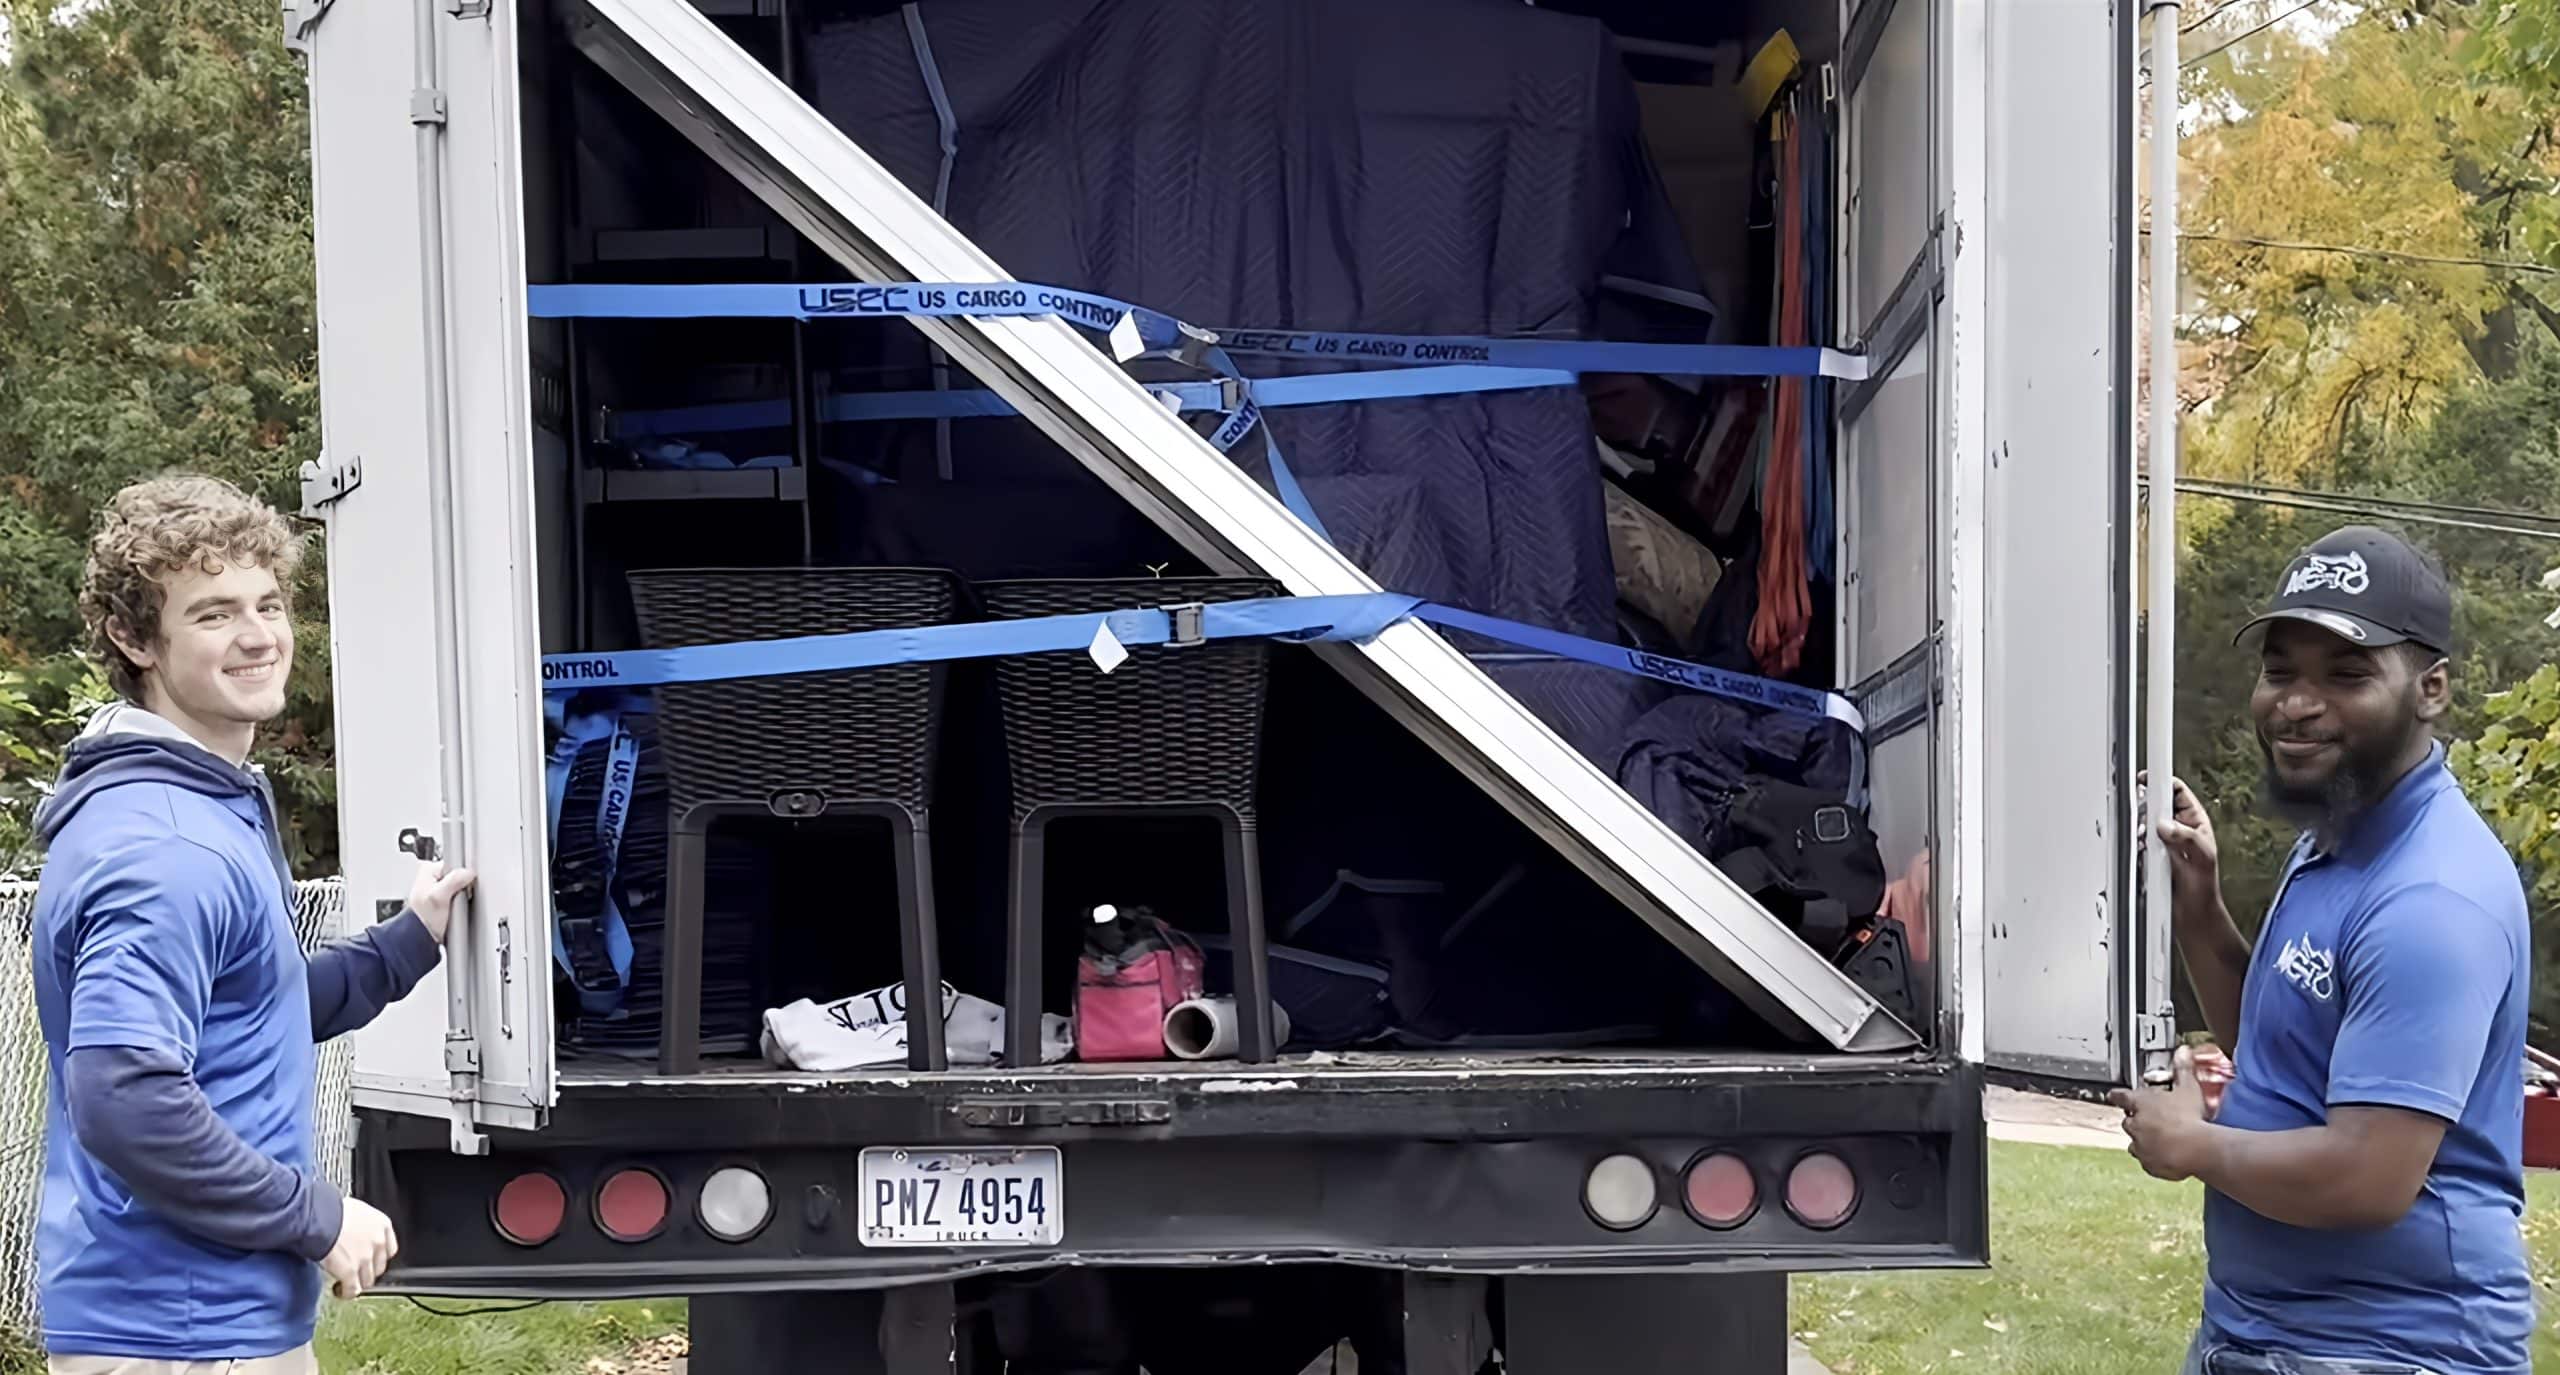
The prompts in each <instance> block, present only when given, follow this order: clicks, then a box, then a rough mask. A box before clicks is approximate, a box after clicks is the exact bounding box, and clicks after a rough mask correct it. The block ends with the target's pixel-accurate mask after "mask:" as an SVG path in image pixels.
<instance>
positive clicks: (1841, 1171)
mask: <svg viewBox="0 0 2560 1375" xmlns="http://www.w3.org/2000/svg"><path fill="white" fill-rule="evenodd" d="M1787 1211H1788V1212H1790V1213H1793V1214H1794V1215H1795V1219H1796V1221H1798V1222H1801V1223H1803V1224H1804V1225H1805V1226H1807V1227H1811V1228H1815V1229H1816V1230H1819V1231H1829V1230H1830V1229H1832V1228H1834V1227H1837V1226H1839V1225H1840V1224H1841V1223H1844V1222H1847V1221H1848V1220H1849V1215H1850V1214H1851V1213H1854V1212H1856V1211H1858V1176H1857V1173H1856V1172H1855V1171H1853V1170H1851V1169H1850V1168H1849V1162H1847V1161H1845V1160H1842V1159H1841V1158H1840V1157H1838V1156H1836V1155H1833V1154H1832V1153H1830V1152H1829V1151H1809V1152H1807V1153H1806V1154H1804V1155H1803V1156H1801V1157H1799V1158H1798V1159H1797V1161H1796V1163H1795V1168H1793V1169H1791V1170H1789V1171H1787Z"/></svg>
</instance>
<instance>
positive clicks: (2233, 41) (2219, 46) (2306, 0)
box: [2142, 0, 2321, 82]
mask: <svg viewBox="0 0 2560 1375" xmlns="http://www.w3.org/2000/svg"><path fill="white" fill-rule="evenodd" d="M2319 3H2321V0H2301V3H2300V4H2297V5H2295V6H2294V7H2293V8H2292V9H2289V10H2286V11H2285V12H2284V13H2282V14H2279V15H2277V16H2275V17H2274V18H2272V19H2269V20H2267V21H2266V22H2264V23H2262V24H2260V25H2258V26H2257V27H2255V28H2250V29H2243V30H2241V31H2240V32H2238V33H2236V34H2233V35H2232V36H2231V37H2229V38H2226V39H2224V40H2222V41H2221V42H2219V43H2216V44H2214V45H2213V46H2212V47H2210V48H2207V49H2205V50H2204V51H2203V52H2200V53H2196V54H2194V55H2192V56H2188V55H2183V54H2182V55H2180V57H2179V58H2178V61H2179V63H2180V65H2182V66H2183V65H2191V64H2193V63H2197V62H2202V61H2204V60H2205V59H2206V58H2208V57H2215V56H2219V55H2220V54H2222V53H2225V52H2229V51H2230V50H2231V49H2232V48H2233V47H2234V46H2235V45H2237V44H2241V43H2246V42H2248V41H2249V40H2250V39H2252V38H2255V37H2257V36H2258V35H2259V34H2262V33H2265V32H2266V31H2267V30H2269V29H2272V28H2274V27H2275V26H2276V25H2278V24H2281V23H2283V22H2284V21H2286V20H2288V19H2291V18H2292V17H2294V16H2295V15H2297V14H2300V13H2302V12H2303V11H2304V10H2307V9H2309V8H2311V7H2312V6H2313V5H2317V4H2319ZM2224 8H2225V9H2227V8H2229V6H2224ZM2221 12H2222V11H2221V10H2216V11H2214V13H2215V14H2220V13H2221ZM2208 17H2210V16H2208ZM2142 80H2143V81H2145V82H2148V81H2149V80H2151V74H2150V73H2149V72H2145V73H2143V74H2142Z"/></svg>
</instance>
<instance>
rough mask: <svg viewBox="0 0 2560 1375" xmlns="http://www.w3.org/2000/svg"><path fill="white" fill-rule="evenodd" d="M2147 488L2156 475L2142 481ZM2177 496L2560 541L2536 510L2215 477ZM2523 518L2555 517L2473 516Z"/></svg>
mask: <svg viewBox="0 0 2560 1375" xmlns="http://www.w3.org/2000/svg"><path fill="white" fill-rule="evenodd" d="M2137 480H2138V481H2140V482H2141V484H2142V485H2143V486H2144V487H2149V486H2150V485H2151V479H2150V478H2149V477H2148V476H2143V477H2140V478H2138V479H2137ZM2178 494H2179V495H2181V496H2192V497H2211V498H2215V499H2217V500H2221V501H2241V502H2248V503H2251V504H2254V505H2259V506H2282V507H2288V508H2290V509H2293V510H2297V511H2330V512H2335V513H2338V514H2340V515H2351V516H2369V517H2376V518H2380V519H2384V520H2397V521H2406V522H2408V523H2410V524H2412V525H2436V526H2443V527H2447V528H2450V529H2456V530H2471V531H2476V532H2478V533H2481V534H2489V535H2517V536H2522V537H2523V538H2526V539H2543V540H2552V541H2555V542H2560V518H2555V517H2547V516H2543V515H2540V514H2538V513H2536V512H2532V511H2490V510H2486V509H2485V508H2480V507H2464V506H2438V505H2435V504H2432V503H2429V502H2403V501H2393V500H2391V499H2389V498H2387V497H2367V496H2358V495H2356V494H2354V493H2348V492H2312V491H2304V490H2301V489H2299V488H2291V487H2271V486H2266V485H2263V484H2259V483H2251V482H2216V481H2214V480H2212V479H2210V478H2193V477H2182V478H2180V479H2178ZM2474 512H2476V513H2479V514H2481V515H2487V516H2490V517H2493V518H2494V517H2506V518H2509V519H2520V520H2533V521H2539V520H2550V521H2552V522H2553V523H2552V524H2549V525H2538V526H2525V525H2506V524H2500V523H2498V521H2497V520H2496V519H2487V520H2483V519H2478V518H2476V517H2475V516H2474V515H2472V514H2466V513H2474Z"/></svg>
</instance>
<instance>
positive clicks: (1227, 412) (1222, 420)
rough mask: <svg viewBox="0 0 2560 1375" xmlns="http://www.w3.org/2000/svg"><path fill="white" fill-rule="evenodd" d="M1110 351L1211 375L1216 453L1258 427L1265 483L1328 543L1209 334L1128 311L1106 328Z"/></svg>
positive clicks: (1245, 382) (1127, 360)
mask: <svg viewBox="0 0 2560 1375" xmlns="http://www.w3.org/2000/svg"><path fill="white" fill-rule="evenodd" d="M1111 353H1112V356H1113V357H1114V358H1116V359H1118V360H1119V362H1120V365H1121V366H1122V367H1127V366H1128V365H1129V364H1131V363H1134V362H1138V361H1140V360H1142V359H1149V358H1161V359H1166V360H1168V361H1171V362H1174V363H1178V364H1180V365H1182V366H1184V367H1187V368H1193V369H1196V370H1198V371H1201V372H1206V373H1209V374H1211V375H1213V376H1215V377H1217V378H1218V382H1217V384H1216V385H1217V386H1218V387H1219V388H1220V390H1221V392H1222V393H1223V394H1222V395H1221V396H1220V398H1219V400H1218V401H1217V402H1216V403H1215V404H1216V409H1217V411H1218V424H1217V426H1216V427H1215V428H1214V429H1212V430H1211V431H1210V432H1209V435H1208V439H1209V443H1210V444H1211V445H1212V446H1214V447H1215V448H1216V449H1217V451H1218V452H1219V453H1222V454H1232V453H1233V452H1234V451H1235V447H1236V445H1238V444H1241V443H1243V442H1244V440H1245V437H1246V436H1247V435H1250V434H1252V433H1253V432H1254V431H1256V430H1260V431H1261V432H1262V456H1263V462H1264V463H1265V465H1266V466H1268V467H1269V468H1270V469H1271V487H1272V490H1273V491H1274V492H1276V493H1277V494H1278V495H1279V497H1280V504H1281V505H1283V506H1286V507H1288V508H1289V513H1290V514H1291V515H1294V516H1296V517H1297V518H1298V519H1299V520H1301V521H1303V522H1305V523H1306V527H1307V528H1308V529H1310V530H1313V531H1315V532H1316V535H1317V536H1318V537H1319V538H1321V539H1323V540H1324V541H1325V542H1326V543H1327V544H1330V543H1332V542H1333V532H1331V531H1329V530H1327V529H1325V527H1324V520H1323V518H1321V517H1319V516H1318V515H1317V514H1316V508H1315V504H1314V503H1313V502H1310V501H1308V500H1307V494H1306V493H1305V492H1304V491H1303V490H1301V489H1300V488H1299V486H1298V475H1297V474H1296V473H1294V472H1291V471H1290V469H1289V460H1288V459H1287V457H1286V456H1284V455H1283V454H1282V453H1281V452H1280V437H1279V436H1278V435H1275V434H1273V433H1272V432H1271V426H1270V424H1269V422H1267V421H1266V420H1264V418H1263V415H1262V408H1261V407H1260V406H1258V405H1256V404H1254V399H1253V383H1252V381H1251V380H1249V379H1248V378H1246V377H1245V375H1244V373H1243V372H1241V371H1239V370H1238V369H1237V367H1236V365H1235V360H1234V359H1232V358H1229V357H1228V356H1227V354H1226V350H1224V349H1221V348H1219V347H1218V346H1217V342H1216V339H1215V336H1213V335H1211V334H1209V333H1208V332H1206V331H1204V330H1198V329H1194V328H1192V327H1191V326H1189V325H1186V324H1184V323H1182V322H1181V321H1179V320H1176V319H1174V318H1173V317H1172V316H1169V315H1162V314H1158V313H1156V312H1153V311H1146V312H1140V311H1135V310H1132V311H1130V312H1129V313H1128V314H1126V315H1123V316H1121V317H1120V322H1119V323H1118V324H1116V325H1113V326H1112V327H1111ZM1140 385H1142V386H1143V385H1145V384H1143V383H1141V384H1140ZM1158 399H1159V400H1161V399H1162V398H1161V397H1159V398H1158ZM1174 409H1175V411H1176V413H1177V414H1178V413H1179V412H1180V407H1179V406H1176V407H1175V408H1174Z"/></svg>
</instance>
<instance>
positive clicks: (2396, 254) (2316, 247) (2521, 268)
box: [2137, 225, 2560, 277]
mask: <svg viewBox="0 0 2560 1375" xmlns="http://www.w3.org/2000/svg"><path fill="white" fill-rule="evenodd" d="M2137 232H2139V233H2141V234H2142V235H2143V236H2145V237H2146V238H2147V237H2149V236H2150V233H2151V226H2149V225H2144V226H2143V227H2142V228H2141V229H2140V230H2139V231H2137ZM2178 237H2179V238H2181V239H2203V240H2207V241H2209V242H2213V243H2236V244H2248V245H2252V246H2254V247H2258V248H2281V249H2288V250H2291V251H2293V252H2297V253H2336V254H2340V255H2342V256H2345V257H2349V258H2386V259H2389V260H2391V261H2393V262H2403V263H2425V264H2428V265H2430V266H2435V267H2485V268H2495V269H2498V270H2500V271H2504V272H2529V273H2533V274H2535V275H2537V276H2543V277H2560V267H2553V266H2551V265H2550V264H2548V263H2529V262H2523V261H2519V260H2517V259H2514V258H2449V257H2442V256H2439V255H2437V254H2433V253H2406V252H2402V251H2401V250H2399V249H2396V248H2369V247H2364V246H2361V245H2356V244H2341V243H2297V242H2295V241H2293V240H2289V239H2267V238H2260V237H2259V236H2257V235H2255V234H2206V233H2199V232H2197V231H2195V230H2191V229H2181V230H2179V231H2178Z"/></svg>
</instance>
